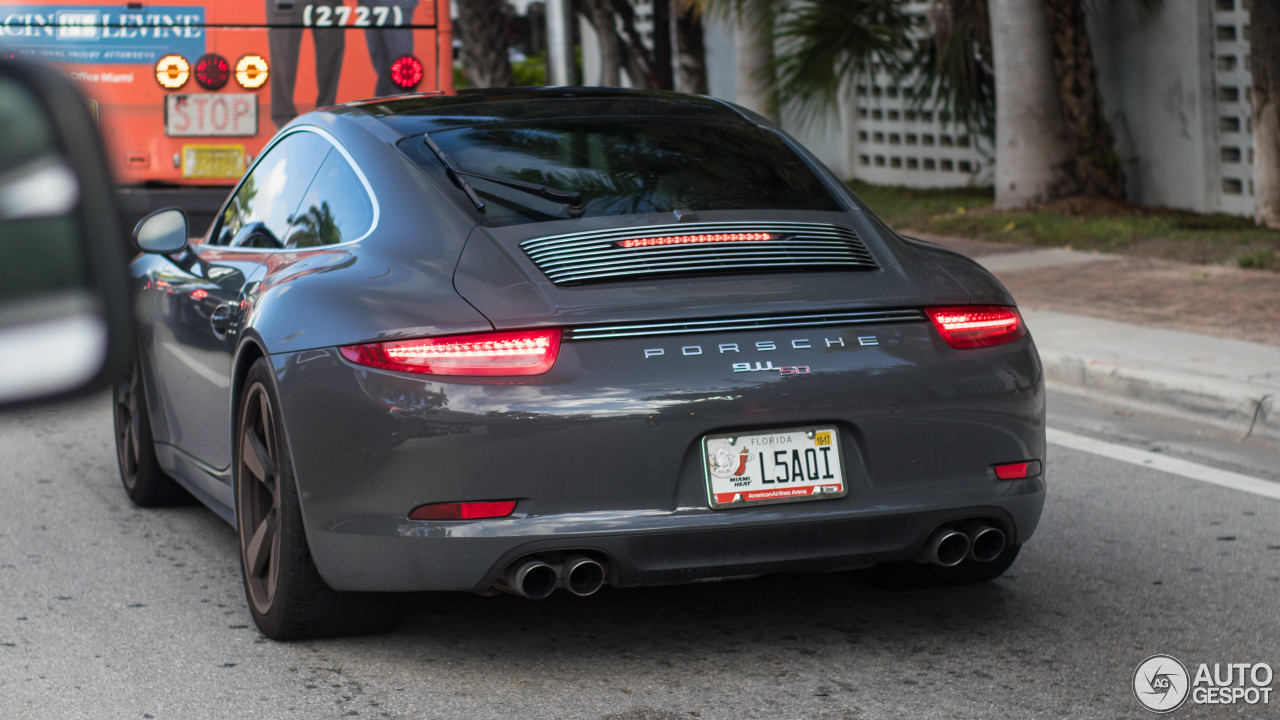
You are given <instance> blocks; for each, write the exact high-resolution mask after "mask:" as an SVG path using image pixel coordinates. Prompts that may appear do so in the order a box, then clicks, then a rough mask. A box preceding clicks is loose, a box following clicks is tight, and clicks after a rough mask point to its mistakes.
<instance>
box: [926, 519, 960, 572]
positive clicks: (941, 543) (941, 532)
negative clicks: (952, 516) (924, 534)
mask: <svg viewBox="0 0 1280 720" xmlns="http://www.w3.org/2000/svg"><path fill="white" fill-rule="evenodd" d="M968 554H969V536H967V535H965V534H964V533H962V532H959V531H956V530H952V529H951V528H945V527H944V528H938V529H937V530H934V531H933V534H932V535H930V536H929V539H928V540H926V541H925V543H924V550H923V551H921V553H920V559H921V560H923V561H925V562H930V563H933V564H934V565H941V566H942V567H954V566H956V565H959V564H960V562H961V561H962V560H964V559H965V557H966V556H968Z"/></svg>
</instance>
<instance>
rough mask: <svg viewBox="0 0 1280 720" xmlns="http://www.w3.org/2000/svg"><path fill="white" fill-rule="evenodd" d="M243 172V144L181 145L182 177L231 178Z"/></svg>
mask: <svg viewBox="0 0 1280 720" xmlns="http://www.w3.org/2000/svg"><path fill="white" fill-rule="evenodd" d="M243 174H244V146H243V145H183V146H182V177H184V178H231V179H235V178H238V177H240V176H241V175H243Z"/></svg>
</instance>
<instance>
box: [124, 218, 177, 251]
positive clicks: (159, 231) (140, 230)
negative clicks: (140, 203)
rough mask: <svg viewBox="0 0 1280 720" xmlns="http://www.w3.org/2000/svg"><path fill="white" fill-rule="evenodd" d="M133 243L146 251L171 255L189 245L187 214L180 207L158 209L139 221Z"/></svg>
mask: <svg viewBox="0 0 1280 720" xmlns="http://www.w3.org/2000/svg"><path fill="white" fill-rule="evenodd" d="M133 243H134V245H136V246H137V247H138V249H139V250H141V251H142V252H145V253H157V254H160V255H170V254H173V253H176V252H178V251H180V250H182V249H184V248H186V247H187V214H186V213H185V212H183V211H182V210H180V209H179V208H165V209H164V210H157V211H155V212H153V213H151V214H150V215H148V216H146V217H144V218H142V219H141V220H139V221H138V226H137V227H135V228H134V229H133Z"/></svg>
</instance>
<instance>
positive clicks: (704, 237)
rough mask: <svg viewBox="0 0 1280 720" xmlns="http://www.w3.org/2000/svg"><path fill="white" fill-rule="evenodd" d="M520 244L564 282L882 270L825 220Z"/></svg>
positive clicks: (692, 226)
mask: <svg viewBox="0 0 1280 720" xmlns="http://www.w3.org/2000/svg"><path fill="white" fill-rule="evenodd" d="M761 236H767V237H768V239H764V240H762V239H761ZM641 241H644V242H641ZM520 247H521V248H522V249H524V251H525V253H526V254H528V256H529V259H531V260H532V261H533V262H534V264H535V265H537V266H538V269H539V270H541V271H542V272H543V273H544V274H545V275H546V276H547V278H548V279H549V280H551V281H552V282H553V283H555V284H556V285H571V284H578V283H589V282H608V281H614V280H644V279H648V278H654V277H665V276H671V275H713V274H714V275H719V274H732V273H752V272H799V271H814V270H819V271H865V270H875V269H877V268H878V267H879V266H878V265H877V264H876V262H875V260H874V259H872V257H871V253H869V252H867V248H866V246H865V245H863V244H862V241H861V240H859V239H858V236H857V235H856V234H855V233H854V232H853V230H851V229H849V228H846V227H841V226H839V225H826V224H820V223H681V224H679V225H656V226H649V227H639V228H625V229H615V230H601V231H593V232H584V233H573V234H569V235H553V236H550V237H543V238H534V239H532V240H525V241H524V242H522V243H520Z"/></svg>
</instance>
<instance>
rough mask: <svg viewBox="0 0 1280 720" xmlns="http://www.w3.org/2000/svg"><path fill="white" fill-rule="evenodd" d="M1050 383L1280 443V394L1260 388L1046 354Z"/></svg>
mask: <svg viewBox="0 0 1280 720" xmlns="http://www.w3.org/2000/svg"><path fill="white" fill-rule="evenodd" d="M1040 359H1041V360H1042V361H1043V363H1044V372H1045V380H1046V381H1047V382H1048V384H1049V387H1050V388H1052V389H1054V390H1058V391H1061V392H1068V393H1072V394H1077V395H1085V396H1088V397H1092V398H1094V399H1098V400H1102V401H1105V402H1109V403H1112V404H1118V405H1123V406H1128V407H1133V408H1136V409H1141V410H1145V411H1147V412H1156V413H1159V414H1163V415H1173V416H1175V417H1179V418H1183V419H1186V420H1190V421H1193V422H1207V423H1209V424H1212V425H1215V426H1217V427H1221V428H1224V429H1228V430H1232V431H1236V432H1239V433H1240V435H1241V437H1242V438H1243V437H1246V436H1250V435H1253V436H1262V437H1268V438H1271V439H1276V440H1280V394H1272V393H1265V392H1262V391H1260V389H1259V388H1258V387H1256V386H1254V385H1249V384H1245V383H1239V382H1234V381H1231V380H1224V379H1220V378H1213V377H1207V376H1204V375H1198V374H1193V373H1187V372H1180V371H1177V370H1168V369H1161V368H1144V367H1132V366H1126V365H1123V364H1121V363H1116V362H1110V361H1105V360H1100V359H1097V358H1087V357H1084V356H1081V355H1075V354H1072V353H1069V352H1054V351H1047V350H1041V351H1040Z"/></svg>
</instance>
